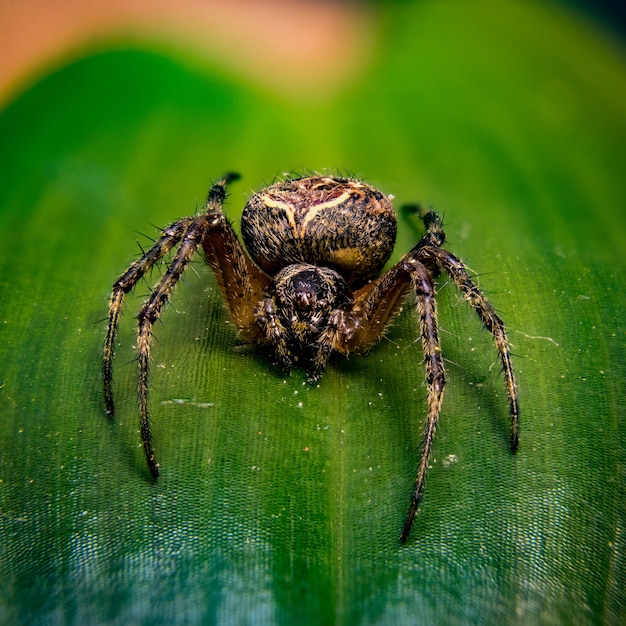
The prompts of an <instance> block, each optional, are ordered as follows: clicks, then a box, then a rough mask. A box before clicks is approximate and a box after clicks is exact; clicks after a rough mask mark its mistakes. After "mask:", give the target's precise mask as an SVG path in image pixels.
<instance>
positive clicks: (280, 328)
mask: <svg viewBox="0 0 626 626" xmlns="http://www.w3.org/2000/svg"><path fill="white" fill-rule="evenodd" d="M351 293H352V292H351V291H350V289H349V287H348V284H347V283H346V281H345V279H344V278H343V277H342V276H341V274H339V273H338V272H336V271H335V270H332V269H330V268H328V267H323V266H322V267H318V266H316V265H310V264H306V263H296V264H293V265H288V266H287V267H285V268H283V269H282V270H281V271H280V272H278V274H276V276H275V278H274V282H273V284H272V285H271V286H270V288H269V291H268V294H267V297H266V298H265V300H264V304H263V306H262V307H261V308H259V309H257V323H258V324H259V326H260V327H261V328H263V329H264V332H265V335H266V337H267V338H268V343H271V344H273V346H274V349H275V354H276V357H277V359H278V362H280V363H281V364H282V365H283V366H284V367H285V368H286V369H290V368H291V367H292V366H293V365H295V364H298V365H299V366H301V367H303V368H304V369H305V370H306V371H307V372H308V374H309V379H310V380H311V381H313V380H317V379H318V378H319V377H320V376H321V374H322V372H323V370H324V365H325V364H326V360H327V359H328V356H329V355H330V352H331V350H332V345H333V344H332V337H333V331H334V330H336V328H337V323H338V320H339V319H340V318H341V313H340V310H341V308H342V307H344V306H346V305H347V304H348V303H349V302H350V301H351V299H352V295H351ZM329 330H330V331H331V334H330V335H328V334H327V331H329Z"/></svg>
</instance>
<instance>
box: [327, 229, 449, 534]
mask: <svg viewBox="0 0 626 626" xmlns="http://www.w3.org/2000/svg"><path fill="white" fill-rule="evenodd" d="M432 241H433V238H432V233H430V232H427V233H425V235H424V237H423V238H422V240H420V242H419V243H418V244H417V245H416V246H415V247H414V248H413V250H411V252H409V253H408V254H407V255H405V256H404V257H403V258H402V259H401V260H400V261H399V262H398V263H397V264H396V265H395V266H393V267H392V268H391V269H390V270H388V271H387V272H386V273H385V274H383V275H382V276H381V277H380V278H378V279H377V280H375V281H373V282H372V283H369V284H368V285H366V286H365V287H363V288H362V289H360V290H359V291H357V292H356V293H355V301H354V304H353V306H352V310H351V311H350V312H348V313H347V314H346V316H345V319H344V324H343V333H341V334H340V335H339V338H338V345H337V346H336V347H335V349H337V350H339V351H340V352H344V353H346V354H349V353H351V352H357V353H359V352H364V351H365V350H367V349H368V348H369V347H371V345H373V344H374V343H375V342H376V341H377V340H378V339H380V337H381V336H382V334H383V332H384V330H385V328H386V326H387V325H388V324H389V322H390V320H391V319H392V318H393V316H394V315H395V314H396V312H397V311H398V310H399V308H400V305H401V304H402V302H403V300H404V297H405V296H406V295H407V293H408V291H409V290H410V288H411V286H412V287H413V290H414V292H415V298H416V308H417V313H418V319H419V326H420V336H421V342H422V351H423V354H424V364H425V367H426V383H427V385H428V414H427V417H426V426H425V429H424V434H423V439H422V447H421V452H420V460H419V464H418V468H417V475H416V478H415V486H414V489H413V494H412V496H411V505H410V507H409V511H408V513H407V516H406V520H405V522H404V526H403V529H402V533H401V535H400V541H401V542H402V543H404V542H406V540H407V538H408V536H409V533H410V531H411V527H412V525H413V521H414V519H415V515H416V513H417V510H418V507H419V503H420V501H421V499H422V494H423V492H424V485H425V482H426V473H427V471H428V463H429V460H430V454H431V450H432V445H433V441H434V437H435V431H436V427H437V422H438V421H439V414H440V413H441V404H442V401H443V389H444V386H445V384H446V376H445V367H444V363H443V356H442V353H441V347H440V344H439V331H438V326H437V302H436V299H435V286H434V283H433V279H432V276H431V273H430V271H429V269H428V268H427V267H426V266H425V265H424V264H423V263H421V262H420V261H419V260H418V258H417V257H418V255H419V250H420V249H421V247H422V246H424V245H429V244H431V243H432ZM424 242H426V243H424Z"/></svg>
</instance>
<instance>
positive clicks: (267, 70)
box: [0, 0, 375, 105]
mask: <svg viewBox="0 0 626 626" xmlns="http://www.w3.org/2000/svg"><path fill="white" fill-rule="evenodd" d="M116 39H117V40H120V41H121V42H124V43H128V42H136V41H142V40H143V41H145V40H146V39H148V40H151V41H155V42H157V43H158V42H162V43H165V44H174V45H177V44H179V45H184V46H185V47H186V48H187V49H192V50H195V51H197V52H198V53H199V54H200V55H203V56H206V57H208V58H211V59H212V60H213V61H214V62H217V63H218V64H220V65H222V66H223V67H225V68H226V69H228V70H231V71H233V70H234V71H235V72H238V73H240V74H241V75H242V76H243V77H245V78H247V79H249V80H252V81H253V82H256V83H262V84H265V85H267V86H268V87H270V88H273V89H276V90H279V91H288V92H290V93H292V94H293V95H295V96H297V97H298V96H299V97H305V98H306V97H308V96H310V95H313V94H317V93H319V92H320V91H327V90H329V91H332V90H333V87H335V86H338V85H340V84H341V82H342V81H343V80H344V79H346V77H349V76H350V75H352V74H353V73H354V72H355V71H357V70H358V68H359V67H362V66H363V65H365V63H366V61H367V60H368V59H369V58H370V56H371V52H372V50H373V47H374V43H375V37H374V35H373V28H372V19H371V12H370V11H369V10H368V9H367V8H366V7H365V6H364V5H362V4H360V3H345V2H331V1H325V2H320V1H318V2H307V1H305V0H300V1H298V0H295V1H294V0H229V1H223V0H153V1H151V2H149V3H148V2H145V0H106V1H104V2H88V1H86V0H63V1H62V2H49V1H48V2H47V1H46V0H24V1H21V2H9V3H7V2H4V3H2V4H0V105H2V104H4V103H6V102H7V101H8V100H10V98H11V97H12V95H13V94H14V93H16V92H17V91H19V90H20V89H22V88H23V87H24V86H25V85H27V84H29V83H30V82H31V81H33V80H36V78H37V77H38V76H40V75H41V74H43V73H45V72H46V71H49V70H50V69H53V68H54V67H56V66H57V65H60V64H62V63H63V62H64V61H66V60H68V58H72V57H73V56H75V55H77V54H78V53H79V52H80V51H81V50H84V49H93V48H97V47H101V46H104V45H105V44H106V43H107V41H109V42H110V41H111V40H116Z"/></svg>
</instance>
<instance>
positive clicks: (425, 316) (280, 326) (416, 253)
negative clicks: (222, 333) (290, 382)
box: [102, 173, 519, 543]
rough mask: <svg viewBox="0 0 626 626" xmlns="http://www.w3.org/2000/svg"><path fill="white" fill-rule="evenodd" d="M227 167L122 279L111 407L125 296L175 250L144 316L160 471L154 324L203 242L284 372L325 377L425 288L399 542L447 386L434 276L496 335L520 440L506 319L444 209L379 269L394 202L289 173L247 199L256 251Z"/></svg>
mask: <svg viewBox="0 0 626 626" xmlns="http://www.w3.org/2000/svg"><path fill="white" fill-rule="evenodd" d="M238 178H239V176H238V174H234V173H229V174H226V175H225V176H223V177H222V178H221V179H220V180H218V181H217V182H215V183H214V184H213V186H212V187H211V189H210V191H209V194H208V199H207V202H206V205H205V207H204V210H203V211H202V213H200V214H199V215H196V216H195V217H186V218H183V219H180V220H178V221H176V222H174V223H173V224H171V225H170V226H168V227H167V228H165V229H164V230H163V231H162V232H161V235H160V237H159V238H158V240H156V242H155V243H154V245H153V246H152V247H151V248H150V249H149V250H148V251H147V252H145V253H144V254H143V255H142V256H141V257H140V258H139V259H137V260H136V261H135V262H134V263H133V264H132V265H131V266H130V267H129V268H128V269H127V270H126V271H125V272H124V273H123V274H122V275H121V276H120V277H119V278H118V280H117V281H116V282H115V284H114V285H113V289H112V293H111V299H110V303H109V315H108V325H107V333H106V340H105V345H104V358H103V370H102V378H103V383H104V398H105V405H106V413H107V414H108V415H109V416H111V417H112V416H113V414H114V403H113V393H112V382H113V374H112V366H113V357H114V346H115V338H116V332H117V327H118V321H119V316H120V310H121V306H122V302H123V299H124V296H125V295H126V294H127V293H128V292H129V291H131V290H132V289H133V288H134V287H135V285H136V284H137V282H138V281H139V280H140V279H141V278H142V277H143V276H144V275H145V274H146V272H148V270H150V268H152V267H153V266H154V265H155V264H156V263H157V262H159V261H160V260H161V259H162V258H163V257H164V256H165V255H167V254H168V253H170V252H172V251H173V250H175V249H176V248H177V249H176V251H175V253H174V254H173V255H172V259H171V262H170V263H169V266H168V267H167V270H166V271H165V273H164V274H163V275H162V276H161V279H160V280H159V281H158V283H157V284H156V285H155V286H154V288H153V289H152V292H151V294H150V296H149V297H148V299H147V300H146V301H145V302H144V304H143V306H142V307H141V310H140V311H139V314H138V329H137V351H138V370H139V373H138V377H139V380H138V395H139V416H140V422H141V439H142V442H143V448H144V452H145V456H146V460H147V463H148V467H149V469H150V472H151V474H152V476H153V477H154V478H155V479H156V478H157V477H158V475H159V463H158V462H157V460H156V457H155V452H154V447H153V443H152V435H151V431H150V414H149V410H148V372H149V365H150V352H151V346H152V327H153V325H154V323H155V322H156V321H157V319H159V316H160V315H161V311H162V310H163V307H164V305H165V303H166V302H167V301H168V299H169V297H170V295H171V293H172V290H173V289H174V287H175V285H176V283H177V282H178V281H179V280H180V278H181V276H182V274H183V272H184V271H185V269H186V268H187V266H188V265H189V263H190V261H191V260H192V258H193V256H194V255H195V253H196V252H197V251H198V249H199V248H200V247H201V248H202V251H203V253H204V258H205V259H206V261H207V263H208V264H209V265H210V266H211V268H212V270H213V272H214V273H215V276H216V278H217V282H218V284H219V287H220V290H221V293H222V295H223V297H224V299H225V301H226V303H227V305H228V309H229V310H230V314H231V316H232V319H233V321H234V323H235V324H236V326H237V328H238V330H239V333H240V334H241V336H242V337H243V338H244V339H245V340H247V341H249V342H252V343H256V344H259V345H262V346H266V347H268V348H270V349H271V350H272V351H273V353H274V357H275V360H276V362H277V363H278V364H279V365H282V366H283V367H284V368H285V369H286V370H289V369H290V368H292V367H293V366H297V367H300V368H303V369H304V370H305V371H306V373H307V374H308V377H309V379H310V381H316V380H317V379H318V378H319V377H320V376H321V375H322V373H323V371H324V367H325V365H326V363H327V362H328V359H329V357H330V355H331V354H332V353H333V352H338V353H340V354H343V355H346V356H348V355H351V354H362V353H364V352H367V351H368V350H369V349H370V348H371V347H372V346H373V345H374V344H375V343H376V342H377V341H378V340H379V339H380V338H381V337H382V336H383V334H384V332H385V329H386V328H387V326H388V325H389V323H390V322H391V320H392V318H393V317H394V315H395V314H396V313H397V312H398V311H399V309H400V307H401V305H402V303H403V301H404V300H405V298H406V297H407V295H408V294H409V292H410V291H412V292H413V293H414V295H415V301H416V308H417V316H418V320H419V328H420V338H421V344H422V350H423V353H424V364H425V370H426V383H427V388H428V413H427V419H426V425H425V429H424V437H423V443H422V448H421V454H420V458H419V463H418V467H417V474H416V478H415V483H414V488H413V493H412V496H411V501H410V506H409V510H408V513H407V516H406V521H405V522H404V526H403V528H402V532H401V535H400V540H401V542H402V543H404V542H405V541H406V540H407V538H408V536H409V532H410V530H411V526H412V524H413V521H414V518H415V515H416V513H417V510H418V506H419V504H420V501H421V499H422V494H423V492H424V484H425V479H426V473H427V470H428V464H429V459H430V454H431V449H432V445H433V439H434V435H435V428H436V426H437V421H438V419H439V413H440V410H441V403H442V399H443V390H444V385H445V383H446V375H445V369H444V362H443V356H442V353H441V348H440V345H439V331H438V327H437V303H436V300H435V284H434V279H435V278H436V277H437V276H438V274H439V273H440V271H441V270H443V271H444V272H445V273H446V274H447V275H448V276H449V277H450V279H451V280H452V282H453V283H454V284H455V285H456V286H457V287H458V288H459V290H460V291H461V293H462V294H463V296H464V297H465V299H466V300H467V301H468V302H469V304H470V305H471V306H472V307H473V309H474V310H475V311H476V313H477V314H478V317H479V318H480V319H481V321H482V323H483V325H484V326H485V328H487V330H488V331H489V332H490V333H491V334H492V335H493V339H494V341H495V345H496V348H497V350H498V353H499V356H500V360H501V362H502V369H503V373H504V380H505V385H506V391H507V395H508V402H509V414H510V420H511V432H510V447H511V450H512V451H513V452H515V451H516V450H517V445H518V422H519V406H518V399H517V390H516V384H515V378H514V375H513V367H512V364H511V356H510V352H509V343H508V340H507V335H506V332H505V328H504V323H503V322H502V320H501V319H500V317H499V316H498V314H497V313H496V311H495V310H494V308H493V307H492V305H491V304H490V303H489V302H488V300H487V298H486V297H485V296H484V294H483V293H482V292H481V291H480V289H479V288H478V287H477V286H476V285H475V284H474V282H473V281H472V279H471V278H470V275H469V273H468V271H467V268H466V267H465V265H464V264H463V262H462V261H461V260H460V259H459V258H457V257H456V256H454V255H453V254H452V253H450V252H448V251H447V250H445V249H444V248H442V245H443V243H444V241H445V234H444V231H443V227H442V221H441V218H440V217H439V215H438V214H437V213H435V212H434V211H432V210H431V211H424V210H423V209H419V215H420V217H421V219H422V221H423V223H424V227H425V232H424V234H423V236H422V238H421V239H420V240H419V241H418V242H417V244H416V245H415V246H414V247H413V249H412V250H411V251H410V252H408V253H407V254H405V255H404V256H403V257H402V258H401V259H400V261H398V263H396V264H395V265H394V266H393V267H391V269H389V270H388V271H386V272H385V273H383V274H381V271H382V268H383V266H384V264H385V263H386V262H387V260H388V259H389V257H390V255H391V253H392V251H393V247H394V244H395V238H396V214H395V211H394V209H393V207H392V205H391V200H390V198H389V197H387V196H385V195H384V194H383V193H382V192H380V191H379V190H378V189H375V188H374V187H372V186H371V185H368V184H366V183H364V182H361V181H359V180H356V179H351V178H341V177H335V176H322V175H313V176H306V177H302V178H288V179H286V180H284V181H281V182H277V183H275V184H272V185H270V186H269V187H267V188H265V189H263V190H261V191H259V192H257V193H255V194H254V195H252V197H251V198H250V199H249V200H248V202H247V203H246V205H245V207H244V210H243V215H242V218H241V234H242V238H243V241H244V243H245V247H246V249H247V251H248V254H246V252H245V250H244V248H243V246H242V244H241V243H240V241H239V239H238V238H237V235H236V234H235V232H234V230H233V228H232V227H231V225H230V223H229V222H228V220H227V218H226V216H225V215H224V213H223V211H222V207H223V204H224V200H225V198H226V188H227V185H228V184H229V183H231V182H233V181H235V180H237V179H238Z"/></svg>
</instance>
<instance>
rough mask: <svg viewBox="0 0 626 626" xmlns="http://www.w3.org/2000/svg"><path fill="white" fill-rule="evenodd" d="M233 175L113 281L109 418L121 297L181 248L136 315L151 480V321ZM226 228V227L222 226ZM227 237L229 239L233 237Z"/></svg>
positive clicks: (106, 379) (219, 218)
mask: <svg viewBox="0 0 626 626" xmlns="http://www.w3.org/2000/svg"><path fill="white" fill-rule="evenodd" d="M237 177H238V176H237V175H236V174H227V175H226V176H224V177H223V178H222V179H221V180H219V181H217V182H216V183H215V184H214V185H213V186H212V187H211V190H210V191H209V196H208V200H207V204H206V208H205V213H203V214H201V215H198V216H196V217H188V218H184V219H181V220H179V221H177V222H175V223H174V224H172V225H171V226H169V227H168V228H166V229H165V230H164V231H163V233H162V235H161V237H160V238H159V239H158V240H157V242H156V243H155V244H154V245H153V246H152V247H151V248H150V250H148V252H146V253H145V254H144V255H143V256H142V257H141V258H140V259H138V260H137V261H136V262H135V263H133V264H132V265H131V266H130V267H129V268H128V270H127V271H126V272H125V273H124V274H122V276H121V277H120V278H119V279H118V280H117V281H116V282H115V284H114V285H113V290H112V292H111V298H110V302H109V316H108V324H107V334H106V339H105V345H104V354H103V366H102V380H103V385H104V398H105V407H106V412H107V414H108V415H110V416H112V415H113V414H114V410H115V409H114V403H113V393H112V388H111V387H112V379H113V375H112V370H113V357H114V347H115V337H116V334H117V326H118V322H119V316H120V311H121V306H122V302H123V299H124V296H125V295H126V294H127V293H128V292H129V291H131V290H132V289H133V288H134V287H135V285H136V284H137V282H139V280H140V279H141V278H142V277H143V276H144V275H145V274H146V272H148V271H149V270H150V268H152V267H153V266H154V265H155V264H156V263H157V262H158V261H160V260H161V259H162V258H163V257H164V256H165V255H166V254H168V253H169V252H170V251H171V250H173V249H174V248H175V247H176V246H177V245H179V244H180V247H179V248H178V251H177V252H176V254H175V256H174V258H173V260H172V262H171V263H170V265H169V267H168V269H167V271H166V273H165V274H164V275H163V276H162V277H161V280H160V281H159V282H158V283H157V285H156V286H155V288H154V289H153V291H152V293H151V295H150V297H149V298H148V299H147V300H146V302H145V303H144V305H143V306H142V308H141V311H140V312H139V315H138V320H139V325H138V329H137V349H138V370H139V375H138V395H139V413H140V420H141V438H142V442H143V447H144V451H145V454H146V459H147V462H148V467H149V469H150V472H151V474H152V476H154V477H155V478H156V477H157V476H158V474H159V469H158V467H159V466H158V463H157V461H156V458H155V454H154V449H153V446H152V434H151V430H150V415H149V411H148V378H149V366H150V353H151V346H152V327H153V325H154V322H155V321H156V320H157V319H158V318H159V317H160V315H161V311H162V309H163V306H164V305H165V303H166V302H167V300H168V299H169V296H170V294H171V293H172V291H173V289H174V287H175V286H176V283H177V282H178V281H179V280H180V277H181V276H182V274H183V272H184V271H185V269H186V268H187V266H188V265H189V263H190V261H191V259H192V258H193V256H194V254H195V252H196V251H197V249H198V247H199V246H200V245H201V243H202V242H203V240H204V239H205V236H206V233H207V232H208V231H209V230H210V229H211V228H214V227H219V226H221V225H222V224H226V221H225V218H224V216H223V214H222V211H221V207H222V205H223V203H224V199H225V197H226V185H227V184H228V183H229V182H230V181H232V180H235V179H236V178H237ZM216 225H217V226H216ZM226 228H228V226H227V225H226ZM231 232H232V229H231ZM232 237H234V233H233V234H232Z"/></svg>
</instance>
